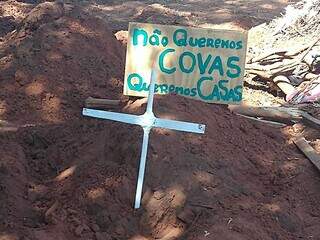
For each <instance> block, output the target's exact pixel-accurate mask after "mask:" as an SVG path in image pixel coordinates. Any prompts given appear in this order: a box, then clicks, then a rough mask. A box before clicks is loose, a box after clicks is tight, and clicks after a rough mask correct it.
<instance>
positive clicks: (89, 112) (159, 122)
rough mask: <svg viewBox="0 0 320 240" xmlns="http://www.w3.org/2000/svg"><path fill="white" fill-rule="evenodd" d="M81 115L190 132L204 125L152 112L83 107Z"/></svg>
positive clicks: (202, 130) (197, 131)
mask: <svg viewBox="0 0 320 240" xmlns="http://www.w3.org/2000/svg"><path fill="white" fill-rule="evenodd" d="M83 115H85V116H90V117H95V118H102V119H108V120H113V121H118V122H123V123H129V124H136V125H140V126H141V127H143V128H144V127H147V128H149V129H150V128H153V127H156V128H166V129H171V130H175V131H183V132H192V133H204V131H205V125H203V124H196V123H190V122H182V121H175V120H168V119H161V118H156V117H154V115H153V114H149V113H146V114H143V115H140V116H139V115H132V114H126V113H115V112H107V111H102V110H96V109H89V108H84V109H83Z"/></svg>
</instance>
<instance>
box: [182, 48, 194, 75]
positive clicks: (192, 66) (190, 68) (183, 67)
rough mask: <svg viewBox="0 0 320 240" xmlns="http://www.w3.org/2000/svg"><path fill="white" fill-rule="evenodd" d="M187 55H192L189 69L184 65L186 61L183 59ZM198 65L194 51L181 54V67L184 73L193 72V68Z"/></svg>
mask: <svg viewBox="0 0 320 240" xmlns="http://www.w3.org/2000/svg"><path fill="white" fill-rule="evenodd" d="M185 57H190V59H191V66H190V67H189V69H187V68H186V67H185V66H184V61H183V59H184V58H185ZM195 65H196V57H195V56H194V54H193V53H192V52H189V51H187V52H184V53H182V54H181V55H180V57H179V67H180V69H181V71H182V72H184V73H191V72H192V71H193V70H194V66H195Z"/></svg>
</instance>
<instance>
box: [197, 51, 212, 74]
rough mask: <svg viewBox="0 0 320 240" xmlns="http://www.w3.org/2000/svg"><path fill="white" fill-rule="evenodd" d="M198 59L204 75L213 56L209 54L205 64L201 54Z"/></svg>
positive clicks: (201, 72)
mask: <svg viewBox="0 0 320 240" xmlns="http://www.w3.org/2000/svg"><path fill="white" fill-rule="evenodd" d="M197 58H198V64H199V70H200V74H204V73H205V72H206V69H207V67H208V64H209V62H210V61H211V58H212V55H211V54H209V55H208V57H207V58H206V60H205V61H204V62H203V59H202V55H201V53H198V54H197Z"/></svg>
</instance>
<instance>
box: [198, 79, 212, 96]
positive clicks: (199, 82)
mask: <svg viewBox="0 0 320 240" xmlns="http://www.w3.org/2000/svg"><path fill="white" fill-rule="evenodd" d="M205 81H213V77H201V78H200V79H199V80H198V82H197V90H198V95H199V97H200V98H201V99H203V100H211V99H212V96H211V94H210V95H208V96H205V95H203V94H202V90H201V88H202V84H203V83H204V82H205Z"/></svg>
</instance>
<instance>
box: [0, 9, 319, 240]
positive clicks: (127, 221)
mask: <svg viewBox="0 0 320 240" xmlns="http://www.w3.org/2000/svg"><path fill="white" fill-rule="evenodd" d="M45 9H51V10H50V14H43V13H45V12H46V10H45ZM42 11H43V12H42ZM36 16H37V17H36ZM44 18H45V19H44ZM41 19H43V21H42V20H41ZM0 49H1V52H0V53H1V54H2V55H1V59H0V87H1V89H2V90H1V92H0V117H1V119H3V120H7V121H9V122H11V123H13V124H14V125H17V126H20V127H19V128H18V129H17V130H16V131H0V160H1V162H0V206H1V208H0V239H10V240H11V239H29V240H33V239H35V240H51V239H56V240H65V239H66V240H67V239H68V240H73V239H86V240H87V239H97V240H100V239H130V240H138V239H227V240H229V239H230V240H231V239H237V240H241V239H259V240H260V239H263V240H269V239H270V240H275V239H281V240H282V239H290V240H291V239H320V238H319V236H320V227H319V220H320V205H319V204H318V203H319V202H320V188H319V173H318V172H316V170H315V169H314V168H313V166H312V165H311V164H310V163H309V162H308V160H306V159H305V158H304V157H303V156H302V155H301V154H300V153H299V152H298V151H297V150H296V148H295V147H294V146H293V145H292V144H291V143H290V142H289V141H287V139H288V134H287V133H286V132H287V131H288V130H289V129H282V130H280V129H275V128H271V127H268V126H265V125H263V124H262V123H255V122H251V121H250V120H247V119H244V118H241V117H238V116H236V115H233V114H231V113H230V112H229V111H228V110H227V108H226V107H225V106H221V105H212V104H206V103H203V102H199V101H192V100H190V99H185V98H182V97H179V96H174V95H171V96H162V97H160V96H159V97H158V96H157V97H156V98H155V112H156V115H157V116H159V117H168V118H171V119H178V120H184V121H192V122H200V123H204V124H206V126H207V127H206V129H207V131H206V134H205V135H203V136H199V135H195V134H188V133H180V132H173V131H166V130H160V129H155V130H152V133H151V136H150V145H149V152H148V164H147V170H146V176H145V177H146V178H145V185H144V195H143V206H142V209H140V210H138V211H134V210H133V200H134V191H135V184H136V176H137V168H138V159H139V156H140V148H141V142H142V141H141V140H142V130H141V129H140V128H139V127H134V126H128V125H125V124H121V123H115V122H108V121H102V120H96V119H89V118H85V117H83V116H81V108H82V106H83V102H84V99H85V98H86V97H88V96H90V95H91V96H97V97H106V98H109V99H112V98H119V97H120V96H121V93H122V78H123V73H124V60H125V59H124V58H125V57H124V52H125V50H124V48H123V46H122V45H121V43H119V42H118V41H117V40H116V38H115V37H114V35H113V34H112V33H111V32H109V31H108V27H107V26H106V24H105V23H104V22H103V21H102V20H99V19H96V18H94V17H90V16H88V15H87V14H86V13H84V12H82V11H81V10H80V9H78V8H73V9H66V8H63V7H62V6H60V5H57V4H51V3H50V4H45V5H39V6H38V9H34V10H33V11H32V12H31V13H30V14H29V17H28V18H27V19H26V20H25V21H24V22H23V24H22V25H21V26H19V28H18V30H17V32H16V33H15V34H11V35H10V36H7V37H6V39H5V41H4V43H3V44H2V45H1V48H0ZM144 109H145V104H139V100H138V101H135V102H133V101H129V102H128V103H127V104H126V105H125V106H120V107H119V109H117V110H116V111H123V112H130V113H135V114H139V113H142V112H144ZM0 123H1V122H0ZM25 124H29V125H27V126H26V125H25ZM30 124H32V125H30ZM0 129H1V127H0ZM13 130H14V129H13Z"/></svg>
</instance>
